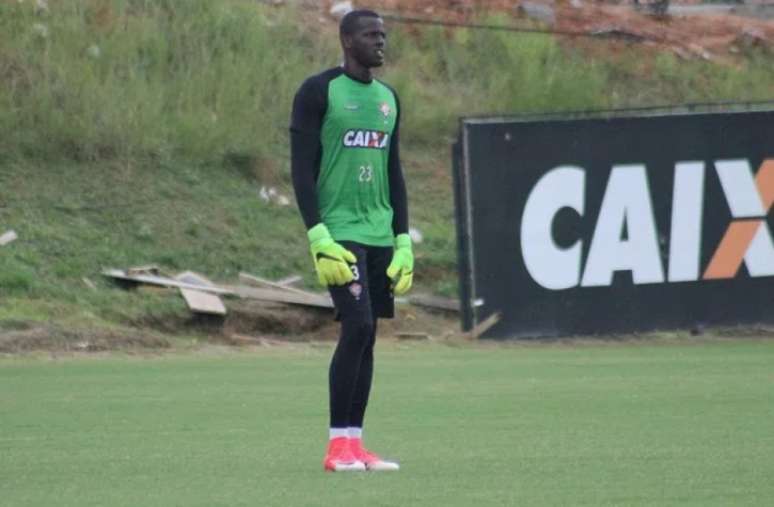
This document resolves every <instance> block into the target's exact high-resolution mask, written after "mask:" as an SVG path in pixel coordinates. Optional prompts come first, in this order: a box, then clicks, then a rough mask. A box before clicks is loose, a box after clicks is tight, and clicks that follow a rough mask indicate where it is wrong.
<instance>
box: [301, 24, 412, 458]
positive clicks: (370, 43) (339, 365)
mask: <svg viewBox="0 0 774 507" xmlns="http://www.w3.org/2000/svg"><path fill="white" fill-rule="evenodd" d="M339 37H340V39H341V46H342V49H343V51H344V63H343V66H341V67H335V68H332V69H328V70H326V71H324V72H322V73H320V74H317V75H315V76H312V77H310V78H309V79H307V80H306V81H304V83H303V84H302V85H301V87H300V89H299V90H298V92H297V93H296V96H295V99H294V101H293V113H292V118H291V125H290V144H291V172H292V177H293V187H294V189H295V193H296V200H297V201H298V207H299V209H300V211H301V216H302V218H303V220H304V224H305V225H306V227H307V229H308V231H307V236H308V238H309V245H310V249H311V251H312V257H313V259H314V266H315V269H316V271H317V277H318V279H319V281H320V283H321V284H323V285H325V286H327V287H328V289H329V291H330V293H331V297H332V298H333V302H334V305H335V307H336V318H337V320H339V321H340V322H341V334H340V336H339V341H338V345H337V346H336V351H335V352H334V354H333V358H332V360H331V365H330V371H329V393H330V434H329V436H330V438H329V442H328V450H327V453H326V456H325V459H324V461H323V466H324V468H325V470H329V471H337V472H338V471H354V470H398V468H399V466H398V464H397V463H395V462H391V461H386V460H384V459H382V458H380V457H379V456H377V455H376V454H373V453H372V452H370V451H368V450H366V449H365V447H363V443H362V438H363V418H364V416H365V410H366V405H367V404H368V396H369V392H370V390H371V379H372V376H373V363H374V357H373V353H374V340H375V338H376V323H377V319H378V318H379V317H382V318H392V317H393V315H394V308H393V292H394V293H395V294H403V293H405V292H406V291H408V290H409V289H410V288H411V283H412V277H413V269H414V256H413V253H412V250H411V239H410V237H409V235H408V206H407V199H406V185H405V182H404V180H403V172H402V170H401V166H400V157H399V149H398V130H399V121H400V104H399V102H398V96H397V94H396V93H395V91H394V90H392V88H390V87H389V86H387V85H385V84H384V83H382V82H381V81H379V80H377V79H374V77H373V75H372V73H371V70H372V69H373V68H374V67H380V66H381V65H382V64H383V63H384V48H385V44H386V33H385V30H384V23H383V21H382V19H381V17H380V16H379V15H378V14H377V13H375V12H373V11H369V10H355V11H352V12H350V13H348V14H347V15H346V16H344V18H343V19H342V20H341V24H340V26H339Z"/></svg>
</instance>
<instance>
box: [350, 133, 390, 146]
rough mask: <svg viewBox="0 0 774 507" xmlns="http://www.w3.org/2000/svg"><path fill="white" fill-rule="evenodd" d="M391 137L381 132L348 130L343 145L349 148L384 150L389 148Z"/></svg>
mask: <svg viewBox="0 0 774 507" xmlns="http://www.w3.org/2000/svg"><path fill="white" fill-rule="evenodd" d="M389 140H390V135H389V134H388V133H387V132H381V131H379V130H363V129H351V130H347V132H346V133H345V134H344V137H343V138H342V143H343V144H344V146H346V147H347V148H373V149H377V150H383V149H384V148H385V147H387V143H388V142H389Z"/></svg>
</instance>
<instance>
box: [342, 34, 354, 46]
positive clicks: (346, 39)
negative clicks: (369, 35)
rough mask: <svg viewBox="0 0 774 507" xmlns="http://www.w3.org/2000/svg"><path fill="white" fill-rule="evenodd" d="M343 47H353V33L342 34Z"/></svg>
mask: <svg viewBox="0 0 774 507" xmlns="http://www.w3.org/2000/svg"><path fill="white" fill-rule="evenodd" d="M341 47H343V48H344V49H349V48H351V47H352V36H351V35H342V36H341Z"/></svg>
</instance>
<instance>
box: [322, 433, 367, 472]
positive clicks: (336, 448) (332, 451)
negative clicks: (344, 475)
mask: <svg viewBox="0 0 774 507" xmlns="http://www.w3.org/2000/svg"><path fill="white" fill-rule="evenodd" d="M323 467H324V468H325V470H326V471H328V472H362V471H364V470H365V469H366V467H365V464H363V462H362V461H360V460H358V459H357V458H355V456H354V455H353V454H352V451H351V450H350V448H349V440H348V439H347V437H338V438H332V439H331V440H330V441H329V442H328V452H327V453H326V454H325V459H324V460H323Z"/></svg>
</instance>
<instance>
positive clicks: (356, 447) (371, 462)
mask: <svg viewBox="0 0 774 507" xmlns="http://www.w3.org/2000/svg"><path fill="white" fill-rule="evenodd" d="M349 448H350V450H351V451H352V454H353V455H354V456H355V459H357V460H358V461H360V462H362V463H364V464H365V467H366V470H370V471H372V472H388V471H396V470H400V465H398V463H396V462H395V461H387V460H385V459H382V458H381V457H379V456H378V455H376V454H374V453H372V452H371V451H369V450H368V449H366V448H365V447H363V440H362V439H360V438H350V439H349Z"/></svg>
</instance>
